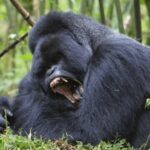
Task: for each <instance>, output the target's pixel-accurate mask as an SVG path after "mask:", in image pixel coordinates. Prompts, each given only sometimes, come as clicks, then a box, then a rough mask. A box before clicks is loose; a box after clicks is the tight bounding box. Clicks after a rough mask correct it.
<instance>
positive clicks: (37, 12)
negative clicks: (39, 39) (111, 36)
mask: <svg viewBox="0 0 150 150" xmlns="http://www.w3.org/2000/svg"><path fill="white" fill-rule="evenodd" d="M19 2H20V3H21V5H22V6H23V7H24V8H25V9H26V10H27V11H28V12H29V13H30V15H31V16H32V19H33V20H35V21H36V20H37V19H38V18H39V17H40V16H41V15H43V14H46V13H48V12H49V11H52V10H55V11H73V12H75V13H78V14H83V15H86V16H90V17H92V18H93V19H94V20H96V21H97V22H100V23H103V24H106V25H107V26H109V27H111V28H113V29H114V30H116V31H117V32H122V33H124V34H126V35H128V36H130V37H132V38H134V39H140V40H141V39H142V43H143V44H146V45H150V0H19ZM138 2H139V3H138ZM138 6H140V10H139V9H138ZM137 14H140V16H141V18H140V17H138V15H137ZM140 24H141V27H140V26H139V25H140ZM30 29H31V27H30V26H29V25H28V23H27V22H26V21H25V20H24V19H23V18H22V16H21V15H20V13H19V12H17V10H16V9H15V7H14V6H13V5H12V4H11V2H10V0H0V52H2V51H3V49H5V48H6V47H7V46H8V45H9V44H10V43H12V42H14V41H16V39H18V38H19V37H20V36H22V35H23V34H24V33H26V32H27V31H29V30H30ZM140 31H141V32H140ZM31 62H32V55H31V53H30V51H29V48H28V38H26V40H24V41H23V42H21V43H19V44H18V45H17V46H16V47H15V48H14V49H12V50H11V51H10V52H8V53H6V54H5V55H4V56H3V57H0V95H8V96H13V95H14V94H15V93H16V91H17V85H18V83H19V82H20V80H21V79H22V77H23V76H24V75H25V74H26V73H27V71H28V70H29V69H30V66H31Z"/></svg>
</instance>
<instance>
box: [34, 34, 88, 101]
mask: <svg viewBox="0 0 150 150" xmlns="http://www.w3.org/2000/svg"><path fill="white" fill-rule="evenodd" d="M34 57H35V59H34V62H33V66H32V70H33V73H34V74H36V75H37V77H38V76H41V74H43V75H45V83H46V86H47V87H48V89H49V90H51V91H53V93H58V94H61V95H63V96H65V97H66V98H67V99H68V100H69V101H70V102H71V103H73V104H77V103H78V102H79V101H80V100H81V99H82V95H83V79H84V76H85V73H86V70H87V64H88V61H89V57H90V53H89V52H88V51H87V49H86V48H85V47H84V46H82V45H81V44H79V43H77V42H76V41H74V40H73V38H72V37H71V36H70V35H69V34H66V33H65V34H64V33H61V34H60V33H59V34H55V35H47V36H45V37H43V38H42V39H40V42H39V43H38V44H37V46H36V49H35V56H34ZM37 64H38V65H37ZM37 66H38V67H37ZM40 66H41V67H40ZM39 68H41V69H39ZM41 72H42V73H41Z"/></svg>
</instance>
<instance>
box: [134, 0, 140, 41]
mask: <svg viewBox="0 0 150 150" xmlns="http://www.w3.org/2000/svg"><path fill="white" fill-rule="evenodd" d="M134 16H135V32H136V40H137V41H139V42H142V31H141V11H140V2H139V0H134Z"/></svg>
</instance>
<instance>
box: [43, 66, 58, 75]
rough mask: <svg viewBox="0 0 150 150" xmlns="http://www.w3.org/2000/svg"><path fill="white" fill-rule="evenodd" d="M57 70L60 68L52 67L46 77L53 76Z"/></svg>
mask: <svg viewBox="0 0 150 150" xmlns="http://www.w3.org/2000/svg"><path fill="white" fill-rule="evenodd" d="M56 70H60V67H59V66H58V65H54V66H52V67H51V68H50V69H48V71H47V72H46V76H51V75H52V74H53V73H54V72H55V71H56Z"/></svg>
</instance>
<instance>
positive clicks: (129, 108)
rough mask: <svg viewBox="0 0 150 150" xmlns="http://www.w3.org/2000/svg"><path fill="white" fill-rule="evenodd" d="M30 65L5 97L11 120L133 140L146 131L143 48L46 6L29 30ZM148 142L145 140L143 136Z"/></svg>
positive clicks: (41, 131)
mask: <svg viewBox="0 0 150 150" xmlns="http://www.w3.org/2000/svg"><path fill="white" fill-rule="evenodd" d="M29 46H30V49H31V52H32V53H33V63H32V68H31V71H30V72H29V73H28V74H27V75H26V76H25V78H24V79H23V80H22V82H21V83H20V86H19V92H18V95H17V96H16V98H15V99H14V102H13V104H12V112H13V116H14V117H13V118H12V119H11V123H10V124H11V127H12V128H13V130H14V131H15V132H17V131H18V130H19V129H20V128H22V130H23V132H24V134H26V133H29V132H30V130H31V131H32V133H34V134H35V135H36V136H42V137H43V138H46V139H58V138H60V137H62V136H65V137H67V138H68V139H69V140H71V141H83V142H84V143H92V144H97V143H99V142H100V140H112V139H115V138H116V137H118V136H119V137H121V138H125V139H127V141H129V142H131V144H133V145H134V146H135V147H138V146H140V145H141V144H143V143H145V142H146V140H147V137H148V135H149V133H150V126H149V124H150V111H149V110H148V109H145V100H146V98H148V97H149V96H150V95H149V94H150V48H148V47H146V46H143V45H141V44H139V43H138V42H136V41H135V40H133V39H131V38H128V37H127V36H124V35H121V34H119V33H115V32H113V31H111V30H110V29H108V28H107V27H105V26H103V25H100V24H98V23H95V22H94V21H92V20H91V19H89V18H87V17H84V16H79V15H75V14H73V13H57V12H53V13H50V14H48V15H46V16H43V17H41V19H40V20H39V21H38V22H37V23H36V24H35V26H34V27H33V29H32V30H31V32H30V34H29ZM147 144H148V145H147V147H150V142H149V141H148V142H147Z"/></svg>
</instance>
